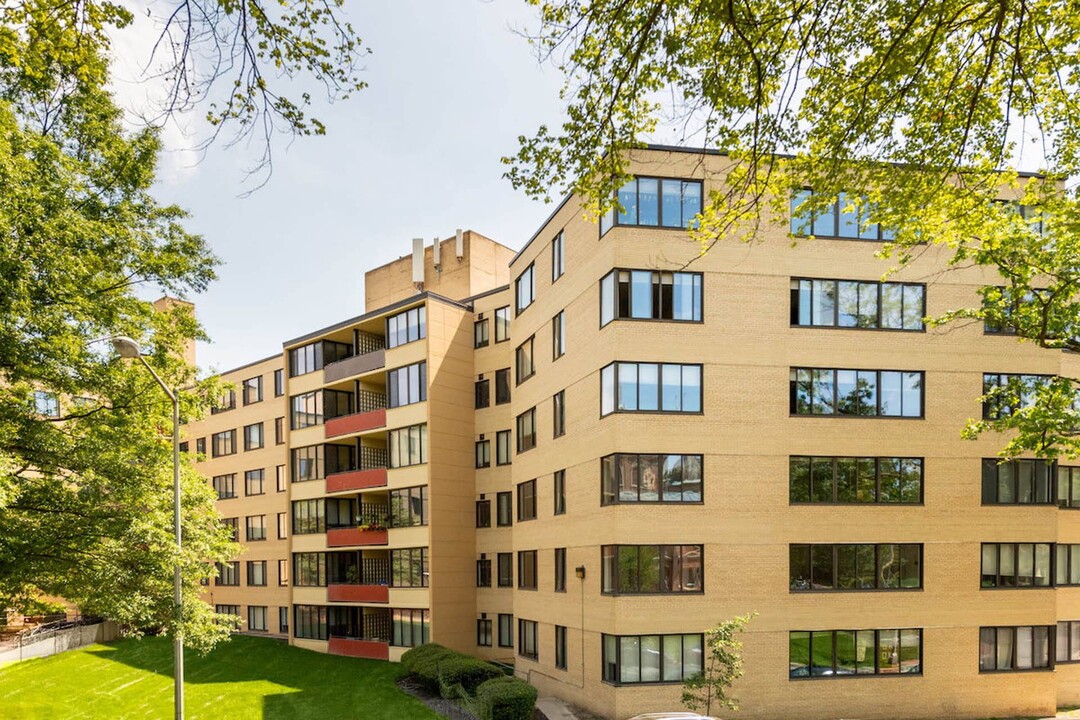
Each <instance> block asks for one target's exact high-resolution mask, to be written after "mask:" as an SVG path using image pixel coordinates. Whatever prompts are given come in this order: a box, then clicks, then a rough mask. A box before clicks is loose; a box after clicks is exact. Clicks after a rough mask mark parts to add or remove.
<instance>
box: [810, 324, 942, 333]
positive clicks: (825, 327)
mask: <svg viewBox="0 0 1080 720" xmlns="http://www.w3.org/2000/svg"><path fill="white" fill-rule="evenodd" d="M789 327H790V328H791V329H793V330H858V331H860V332H864V331H865V332H887V333H912V334H922V335H925V334H926V328H925V327H921V328H918V329H909V328H882V327H857V326H854V325H850V326H849V325H797V324H795V323H791V324H790V325H789Z"/></svg>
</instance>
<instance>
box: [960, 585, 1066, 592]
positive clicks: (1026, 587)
mask: <svg viewBox="0 0 1080 720" xmlns="http://www.w3.org/2000/svg"><path fill="white" fill-rule="evenodd" d="M1059 587H1078V586H1077V585H999V586H993V587H983V586H981V585H980V586H979V590H990V591H994V590H1056V589H1057V588H1059Z"/></svg>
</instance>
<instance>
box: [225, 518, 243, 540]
mask: <svg viewBox="0 0 1080 720" xmlns="http://www.w3.org/2000/svg"><path fill="white" fill-rule="evenodd" d="M221 524H222V525H224V526H225V527H227V528H229V537H230V538H231V539H232V541H233V542H239V541H240V518H234V517H231V518H222V519H221Z"/></svg>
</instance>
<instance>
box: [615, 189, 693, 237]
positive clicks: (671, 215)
mask: <svg viewBox="0 0 1080 720" xmlns="http://www.w3.org/2000/svg"><path fill="white" fill-rule="evenodd" d="M617 197H618V199H619V205H620V206H621V208H622V209H621V210H619V209H618V208H612V209H611V210H609V211H608V212H607V213H605V214H604V215H603V216H602V217H601V218H600V235H603V234H604V233H606V232H607V231H608V230H610V229H611V228H612V226H614V225H644V226H647V227H665V228H689V227H690V226H691V225H692V224H693V222H694V217H695V216H696V215H698V214H699V213H700V212H701V202H702V191H701V181H700V180H679V179H676V178H656V177H636V178H634V179H633V180H631V181H630V182H628V183H626V184H625V185H623V186H622V187H621V188H619V192H618V195H617Z"/></svg>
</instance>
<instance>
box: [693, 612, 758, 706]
mask: <svg viewBox="0 0 1080 720" xmlns="http://www.w3.org/2000/svg"><path fill="white" fill-rule="evenodd" d="M755 614H756V613H749V614H747V615H737V616H736V617H733V618H731V619H730V620H725V621H723V622H721V623H720V624H719V625H717V626H716V627H714V628H712V629H710V630H706V631H705V666H704V668H702V671H701V672H699V673H695V674H693V675H691V676H690V677H688V678H686V680H684V681H683V693H682V702H683V705H685V706H686V707H687V708H689V709H691V710H693V711H695V712H698V711H700V712H702V713H704V714H705V715H712V709H713V707H714V706H715V707H718V708H721V707H722V708H728V709H729V710H738V709H739V701H738V700H736V699H735V698H733V697H731V696H730V695H728V693H729V692H730V690H731V686H732V685H733V684H734V683H735V681H736V680H738V679H739V678H741V677H742V675H743V667H742V642H741V641H740V640H739V638H738V635H739V633H741V632H742V631H743V630H745V629H746V626H747V625H748V624H749V623H750V621H751V620H752V619H753V618H754V615H755Z"/></svg>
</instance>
